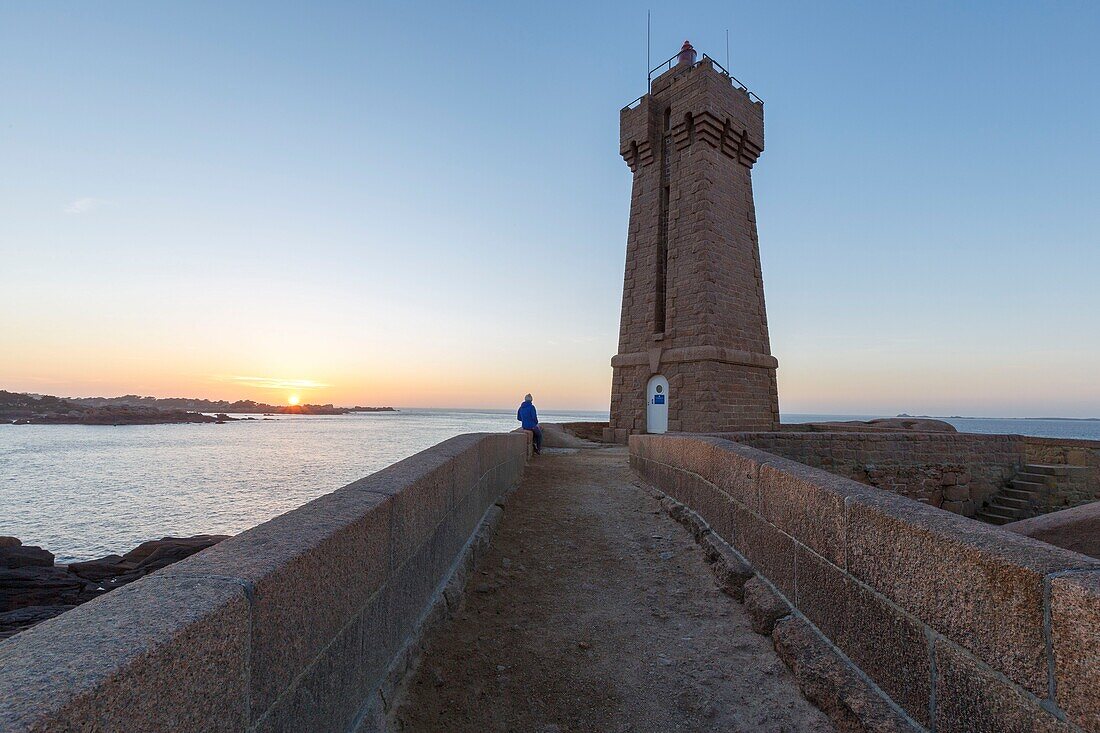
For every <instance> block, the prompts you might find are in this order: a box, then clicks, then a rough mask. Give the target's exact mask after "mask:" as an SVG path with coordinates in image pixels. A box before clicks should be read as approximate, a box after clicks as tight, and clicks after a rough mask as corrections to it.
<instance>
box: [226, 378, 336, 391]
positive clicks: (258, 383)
mask: <svg viewBox="0 0 1100 733" xmlns="http://www.w3.org/2000/svg"><path fill="white" fill-rule="evenodd" d="M221 379H224V380H226V381H230V382H234V383H236V384H242V385H244V386H246V387H257V388H259V389H321V388H323V387H331V386H332V385H331V384H325V383H324V382H317V381H314V380H312V379H280V378H278V377H239V376H238V377H221Z"/></svg>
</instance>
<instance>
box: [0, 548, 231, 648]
mask: <svg viewBox="0 0 1100 733" xmlns="http://www.w3.org/2000/svg"><path fill="white" fill-rule="evenodd" d="M226 537H227V535H196V536H194V537H164V538H162V539H159V540H152V541H149V542H143V543H142V544H140V545H138V546H137V547H135V548H134V549H133V550H130V551H129V552H127V553H126V554H125V555H108V556H106V557H101V558H99V559H96V560H88V561H86V562H76V563H71V564H69V565H56V564H54V556H53V553H51V552H49V551H47V550H44V549H42V548H41V547H34V546H30V545H24V544H23V543H22V542H20V541H19V540H18V539H16V538H15V537H0V639H6V638H7V637H9V636H11V635H13V634H16V633H18V632H20V631H22V630H24V629H27V628H30V627H31V626H33V625H35V624H37V623H39V622H41V621H45V620H46V619H49V618H53V617H54V616H57V615H58V614H60V613H64V612H65V611H68V610H69V609H70V608H75V607H76V606H78V605H80V604H81V603H84V602H86V601H90V600H92V599H93V598H96V597H98V596H101V595H103V594H104V593H107V592H109V591H111V590H114V589H115V588H119V587H121V586H123V585H126V584H127V583H132V582H133V581H135V580H137V579H138V578H141V577H144V576H146V575H148V574H149V573H152V572H154V571H156V570H159V569H161V568H163V567H165V566H167V565H171V564H172V563H174V562H178V561H179V560H182V559H183V558H185V557H188V556H189V555H193V554H195V553H196V552H199V551H200V550H204V549H206V548H207V547H210V546H211V545H214V544H217V543H218V542H221V541H222V540H224V539H225V538H226Z"/></svg>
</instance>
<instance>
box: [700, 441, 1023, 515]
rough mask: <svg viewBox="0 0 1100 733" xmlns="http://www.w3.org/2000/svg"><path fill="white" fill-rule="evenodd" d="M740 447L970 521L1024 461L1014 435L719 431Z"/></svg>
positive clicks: (1020, 443)
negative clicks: (820, 470) (884, 490)
mask: <svg viewBox="0 0 1100 733" xmlns="http://www.w3.org/2000/svg"><path fill="white" fill-rule="evenodd" d="M721 437H725V438H728V439H729V440H732V441H734V442H737V443H741V444H743V445H748V446H752V447H753V448H759V449H760V450H763V451H767V452H768V453H774V454H776V455H780V456H783V457H784V458H790V459H791V460H795V461H798V462H799V463H805V464H806V465H809V466H813V467H815V468H822V469H825V470H826V471H829V472H831V473H836V474H839V475H841V476H844V477H846V478H850V479H853V480H855V481H859V482H861V483H865V484H869V485H871V486H877V487H878V488H880V489H887V490H889V491H893V492H895V493H898V494H902V495H904V496H908V497H909V498H911V499H916V500H917V501H920V502H924V503H926V504H930V505H931V506H935V507H940V508H942V509H946V510H948V511H951V512H955V513H956V514H961V515H963V516H966V517H972V516H974V514H975V513H976V512H977V511H978V510H979V509H981V507H982V504H983V503H984V502H985V501H986V500H987V499H988V498H989V497H990V496H991V495H992V494H994V493H995V492H997V491H998V490H1000V489H1001V488H1003V487H1004V486H1005V483H1006V482H1007V481H1008V480H1009V479H1011V478H1012V477H1013V476H1014V475H1015V474H1016V472H1017V471H1018V470H1019V469H1020V467H1021V466H1022V465H1023V464H1024V463H1025V446H1024V441H1025V440H1027V439H1025V438H1023V437H1021V436H1018V435H980V434H977V433H916V432H865V433H856V432H846V431H845V432H831V433H821V432H806V433H798V432H792V431H789V430H784V431H782V432H768V433H724V434H721Z"/></svg>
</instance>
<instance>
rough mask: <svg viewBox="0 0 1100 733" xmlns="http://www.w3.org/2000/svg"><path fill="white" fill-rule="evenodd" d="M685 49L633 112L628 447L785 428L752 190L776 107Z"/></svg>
mask: <svg viewBox="0 0 1100 733" xmlns="http://www.w3.org/2000/svg"><path fill="white" fill-rule="evenodd" d="M674 58H675V61H676V63H675V64H672V65H671V67H670V68H669V69H668V70H667V71H665V72H664V73H663V74H661V75H660V76H658V77H656V78H655V79H653V80H652V82H651V85H650V90H649V92H648V93H647V94H645V95H643V96H642V97H641V98H640V99H639V100H637V101H636V102H634V103H632V104H631V105H629V106H628V107H626V108H624V109H623V110H622V111H621V112H620V145H619V152H620V154H621V155H622V157H623V159H624V160H625V161H626V164H627V165H628V166H629V167H630V170H631V171H632V173H633V177H634V178H633V185H632V189H631V198H630V224H629V228H628V231H627V244H626V268H625V276H624V279H623V299H622V311H621V316H620V325H619V348H618V353H617V354H616V355H615V356H614V357H613V358H612V360H611V366H612V368H613V371H614V376H613V380H612V389H611V422H610V428H609V430H608V434H607V436H606V437H607V438H608V439H609V440H615V441H618V442H625V441H626V439H627V437H628V436H629V435H630V434H632V433H647V432H648V433H663V432H666V431H672V432H694V433H704V432H725V431H741V430H771V429H775V428H776V427H777V426H778V424H779V400H778V393H777V388H776V368H777V367H778V362H777V361H776V359H775V357H774V356H772V354H771V343H770V339H769V337H768V319H767V314H766V311H765V308H764V282H763V277H762V274H761V269H760V246H759V240H758V237H757V228H756V207H755V204H754V202H753V193H752V168H753V166H754V165H755V164H756V161H757V159H758V158H759V156H760V154H761V152H762V151H763V149H764V105H763V102H761V101H760V100H759V99H758V98H755V97H754V96H753V95H752V94H751V93H750V92H748V91H747V90H746V89H744V88H742V87H741V86H740V85H739V84H738V83H735V81H734V80H733V79H732V78H731V77H730V75H729V74H728V73H727V72H726V71H725V70H723V69H721V67H719V66H718V65H717V64H716V63H715V62H714V61H713V60H712V59H710V58H709V57H708V56H706V55H705V54H704V55H703V57H702V59H700V60H697V55H696V52H695V49H694V48H693V47H692V46H691V44H690V43H688V42H686V41H685V42H684V46H683V48H681V50H680V52H679V54H677V56H676V57H674ZM671 61H672V60H671V59H670V63H671Z"/></svg>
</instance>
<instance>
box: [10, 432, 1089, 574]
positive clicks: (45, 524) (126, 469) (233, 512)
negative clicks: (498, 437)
mask: <svg viewBox="0 0 1100 733" xmlns="http://www.w3.org/2000/svg"><path fill="white" fill-rule="evenodd" d="M541 417H542V418H543V419H545V420H546V421H548V422H565V421H570V420H606V419H607V413H606V412H604V413H598V412H574V413H564V412H544V413H542V414H541ZM869 417H874V416H868V415H793V414H792V415H784V416H783V421H784V422H809V421H814V420H838V419H841V420H844V419H846V420H857V419H868V418H869ZM949 422H951V423H952V424H954V425H955V426H956V427H957V428H958V429H959V430H963V431H967V432H975V433H1018V434H1022V435H1041V436H1048V437H1065V438H1090V439H1094V440H1100V422H1073V421H1061V420H1003V419H950V420H949ZM515 426H516V422H515V413H513V412H511V411H444V410H403V411H401V412H397V413H389V414H385V413H380V414H357V415H340V416H333V417H323V416H311V417H300V416H280V417H277V418H274V419H270V420H255V421H250V422H235V423H228V424H226V425H131V426H122V427H107V426H83V425H0V535H14V536H15V537H19V538H21V539H22V540H23V541H24V543H26V544H33V545H40V546H42V547H45V548H47V549H49V550H51V551H52V552H54V553H55V554H56V555H57V556H58V561H59V562H69V561H72V560H86V559H90V558H93V557H101V556H103V555H106V554H110V553H112V552H125V551H126V550H129V549H130V548H132V547H134V546H135V545H137V544H138V543H140V542H143V541H145V540H147V539H153V538H157V537H162V536H165V535H193V534H202V533H208V534H214V533H217V534H235V533H237V532H240V531H242V530H244V529H247V528H248V527H251V526H253V525H255V524H258V523H260V522H262V521H264V520H267V519H270V518H271V517H273V516H275V515H277V514H281V513H282V512H285V511H288V510H290V509H293V508H294V507H297V506H300V505H302V504H304V503H305V502H307V501H309V500H310V499H314V498H316V497H318V496H320V495H322V494H325V493H328V492H330V491H333V490H334V489H337V488H339V487H340V486H343V485H344V484H347V483H349V482H351V481H354V480H355V479H358V478H361V477H363V476H366V475H367V474H370V473H373V472H374V471H378V470H379V469H382V468H385V467H386V466H388V465H390V464H391V463H394V462H395V461H399V460H401V459H402V458H406V457H407V456H410V455H412V454H413V453H416V452H418V451H421V450H423V449H425V448H428V447H430V446H432V445H435V444H436V443H438V442H440V441H441V440H445V439H446V438H449V437H452V436H454V435H458V434H460V433H470V432H494V431H507V430H511V429H513V428H514V427H515Z"/></svg>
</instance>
